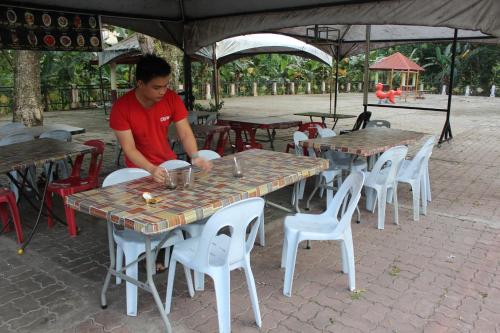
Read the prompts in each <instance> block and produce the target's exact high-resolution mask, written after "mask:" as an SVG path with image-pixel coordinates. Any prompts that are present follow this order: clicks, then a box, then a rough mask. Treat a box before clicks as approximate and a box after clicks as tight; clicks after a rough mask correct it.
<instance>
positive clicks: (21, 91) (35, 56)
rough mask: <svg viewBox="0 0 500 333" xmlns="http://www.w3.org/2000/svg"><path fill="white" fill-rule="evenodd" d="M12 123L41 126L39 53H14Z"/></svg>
mask: <svg viewBox="0 0 500 333" xmlns="http://www.w3.org/2000/svg"><path fill="white" fill-rule="evenodd" d="M13 121H15V122H21V121H22V122H23V123H24V125H25V126H27V127H31V126H38V125H43V103H42V94H41V89H40V52H35V51H16V52H15V53H14V112H13Z"/></svg>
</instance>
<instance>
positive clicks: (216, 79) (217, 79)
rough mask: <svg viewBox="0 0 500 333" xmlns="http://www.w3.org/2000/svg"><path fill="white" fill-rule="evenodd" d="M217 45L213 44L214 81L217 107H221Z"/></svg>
mask: <svg viewBox="0 0 500 333" xmlns="http://www.w3.org/2000/svg"><path fill="white" fill-rule="evenodd" d="M216 48H217V45H216V44H215V43H213V44H212V64H213V81H214V99H215V105H219V72H218V68H217V53H216Z"/></svg>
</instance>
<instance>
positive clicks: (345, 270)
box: [340, 241, 349, 274]
mask: <svg viewBox="0 0 500 333" xmlns="http://www.w3.org/2000/svg"><path fill="white" fill-rule="evenodd" d="M340 253H341V260H342V273H344V274H347V273H349V265H348V262H347V250H346V247H345V242H344V241H342V242H340Z"/></svg>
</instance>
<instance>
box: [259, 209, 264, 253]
mask: <svg viewBox="0 0 500 333" xmlns="http://www.w3.org/2000/svg"><path fill="white" fill-rule="evenodd" d="M259 220H260V221H259V244H260V246H266V231H265V230H264V211H262V214H261V215H260V218H259Z"/></svg>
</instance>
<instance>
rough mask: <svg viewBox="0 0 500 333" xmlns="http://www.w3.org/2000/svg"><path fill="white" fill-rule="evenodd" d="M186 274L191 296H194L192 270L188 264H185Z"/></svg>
mask: <svg viewBox="0 0 500 333" xmlns="http://www.w3.org/2000/svg"><path fill="white" fill-rule="evenodd" d="M184 275H185V276H186V283H187V287H188V292H189V297H191V298H193V296H194V288H193V278H192V277H191V270H190V269H189V267H187V266H184Z"/></svg>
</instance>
